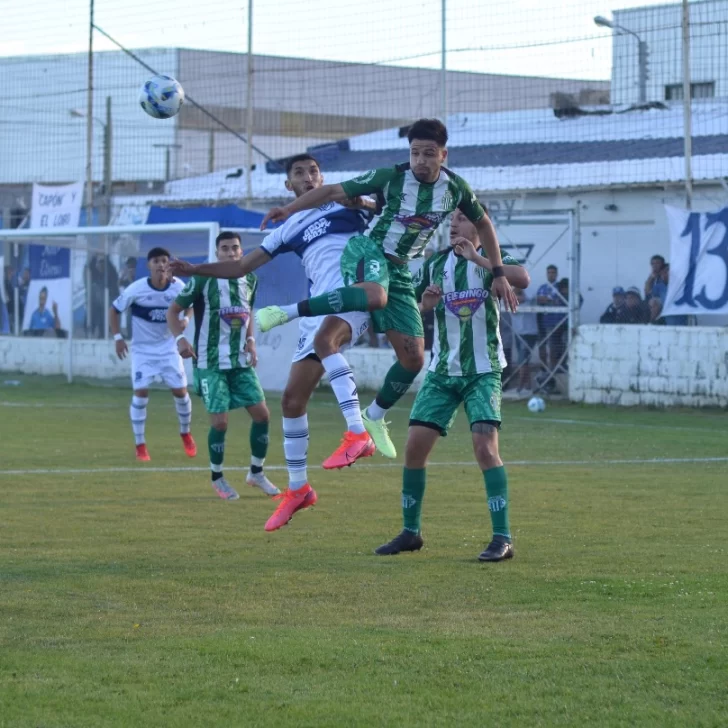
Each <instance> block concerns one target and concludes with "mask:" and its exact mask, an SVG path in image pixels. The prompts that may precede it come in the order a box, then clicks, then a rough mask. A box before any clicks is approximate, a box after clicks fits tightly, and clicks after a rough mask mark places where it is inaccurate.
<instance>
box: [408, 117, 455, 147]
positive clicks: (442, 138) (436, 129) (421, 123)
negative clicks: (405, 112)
mask: <svg viewBox="0 0 728 728" xmlns="http://www.w3.org/2000/svg"><path fill="white" fill-rule="evenodd" d="M415 139H424V140H427V141H431V142H435V143H436V144H437V146H438V147H446V146H447V127H446V126H445V125H444V124H443V123H442V122H441V121H440V120H439V119H417V121H416V122H415V123H414V124H412V126H411V127H410V128H409V131H408V132H407V141H408V142H409V143H410V144H412V142H413V141H414V140H415Z"/></svg>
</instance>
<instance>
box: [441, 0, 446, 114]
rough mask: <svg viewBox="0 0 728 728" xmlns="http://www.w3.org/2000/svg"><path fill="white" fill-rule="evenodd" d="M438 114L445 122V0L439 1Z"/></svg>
mask: <svg viewBox="0 0 728 728" xmlns="http://www.w3.org/2000/svg"><path fill="white" fill-rule="evenodd" d="M441 16H442V17H441V21H440V27H441V32H442V38H441V41H440V43H441V58H440V116H441V117H442V123H443V124H447V0H442V2H441Z"/></svg>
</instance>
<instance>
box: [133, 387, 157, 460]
mask: <svg viewBox="0 0 728 728" xmlns="http://www.w3.org/2000/svg"><path fill="white" fill-rule="evenodd" d="M148 404H149V390H148V389H135V390H134V395H133V396H132V398H131V406H130V407H129V419H130V420H131V429H132V432H133V433H134V441H135V445H136V459H137V460H140V461H142V462H149V461H150V460H151V459H152V458H151V457H150V456H149V451H148V450H147V443H146V435H145V433H144V430H145V427H146V424H147V405H148Z"/></svg>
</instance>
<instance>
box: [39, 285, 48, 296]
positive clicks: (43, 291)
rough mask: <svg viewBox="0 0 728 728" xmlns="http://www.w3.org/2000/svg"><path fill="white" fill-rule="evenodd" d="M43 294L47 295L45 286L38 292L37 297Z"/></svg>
mask: <svg viewBox="0 0 728 728" xmlns="http://www.w3.org/2000/svg"><path fill="white" fill-rule="evenodd" d="M44 293H45V294H46V296H47V295H48V289H47V288H46V287H45V286H43V288H41V289H40V291H39V292H38V295H39V296H42V295H43V294H44Z"/></svg>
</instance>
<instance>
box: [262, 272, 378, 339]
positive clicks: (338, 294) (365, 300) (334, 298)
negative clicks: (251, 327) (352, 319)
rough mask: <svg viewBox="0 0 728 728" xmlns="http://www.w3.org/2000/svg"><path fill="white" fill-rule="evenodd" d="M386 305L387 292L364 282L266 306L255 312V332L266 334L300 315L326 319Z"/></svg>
mask: <svg viewBox="0 0 728 728" xmlns="http://www.w3.org/2000/svg"><path fill="white" fill-rule="evenodd" d="M386 305H387V292H386V291H385V290H384V288H383V287H382V286H380V285H379V284H378V283H373V282H372V281H365V282H363V283H355V284H354V285H351V286H345V287H343V288H337V289H336V290H334V291H331V292H330V293H324V294H323V295H321V296H316V297H315V298H308V299H306V300H305V301H299V302H298V303H292V304H290V305H288V306H266V307H265V308H261V309H259V310H258V311H256V312H255V324H256V326H257V327H258V331H260V332H264V331H269V330H270V329H272V328H273V327H274V326H282V325H283V324H285V323H288V322H289V321H293V319H296V318H299V317H300V316H329V315H331V314H336V313H346V312H347V311H377V310H378V309H380V308H384V307H385V306H386Z"/></svg>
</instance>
